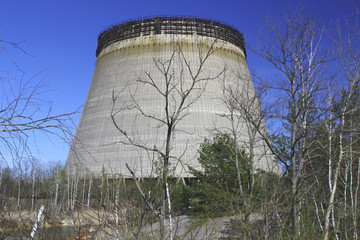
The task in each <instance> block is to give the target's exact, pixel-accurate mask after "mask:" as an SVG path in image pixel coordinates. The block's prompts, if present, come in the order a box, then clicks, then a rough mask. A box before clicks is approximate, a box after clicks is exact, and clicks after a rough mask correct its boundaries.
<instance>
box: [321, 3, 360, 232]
mask: <svg viewBox="0 0 360 240" xmlns="http://www.w3.org/2000/svg"><path fill="white" fill-rule="evenodd" d="M356 10H357V11H356V12H355V14H354V16H353V18H349V19H347V20H346V21H345V31H343V29H342V28H340V27H338V38H337V39H336V41H335V44H334V45H335V47H336V50H337V52H338V54H339V63H340V64H339V67H340V68H339V69H340V72H341V77H342V80H343V81H344V82H345V84H346V85H345V90H344V92H343V93H344V94H343V95H344V96H343V99H342V100H341V104H340V105H341V106H340V109H341V110H340V112H339V127H338V128H339V131H338V133H337V134H338V152H337V156H331V157H334V159H335V164H334V169H329V186H330V196H329V205H328V207H327V209H326V215H325V223H324V239H329V229H330V216H331V214H333V212H334V210H333V209H334V202H335V195H336V192H337V187H338V185H339V176H340V172H341V166H342V163H343V161H344V160H345V173H344V175H345V181H344V183H345V189H344V191H345V192H344V201H345V202H344V206H346V204H347V199H346V193H347V191H349V193H350V199H351V201H350V202H351V215H352V218H353V221H352V224H353V229H355V230H354V231H353V239H358V237H359V236H358V234H357V230H356V229H358V222H357V214H358V209H357V208H358V206H357V202H358V193H359V188H360V185H359V181H360V180H359V177H360V176H359V174H360V172H359V170H357V171H356V170H355V171H353V170H352V167H353V166H354V165H356V164H358V167H359V166H360V165H359V162H357V163H356V161H355V158H354V156H356V154H354V152H353V147H354V145H355V141H354V138H353V135H354V134H355V133H358V129H356V128H355V129H354V128H353V125H354V124H353V121H354V120H355V119H354V112H355V111H358V110H359V105H358V102H355V103H354V102H352V101H353V99H354V97H355V99H356V98H357V97H358V94H359V83H360V48H359V41H360V33H359V9H356ZM344 32H345V33H344ZM346 138H347V139H350V140H348V141H346ZM332 155H333V154H332ZM330 166H331V165H330ZM359 169H360V168H359ZM354 172H355V173H357V174H354ZM348 174H350V176H349V178H350V183H349V185H347V181H348V180H347V178H348ZM355 179H357V182H356V183H354V182H353V180H355ZM346 212H347V209H346V210H345V214H346ZM333 227H335V226H333ZM346 236H348V235H347V231H346Z"/></svg>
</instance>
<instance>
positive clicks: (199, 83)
mask: <svg viewBox="0 0 360 240" xmlns="http://www.w3.org/2000/svg"><path fill="white" fill-rule="evenodd" d="M172 47H173V51H172V53H171V54H170V56H169V58H168V59H161V58H156V59H154V68H155V70H156V72H158V73H160V74H159V75H160V76H161V77H160V79H154V77H153V75H152V74H151V73H149V72H146V73H145V74H146V76H145V78H142V77H138V78H137V79H136V80H135V82H134V87H133V88H131V87H128V88H125V89H123V90H122V91H121V92H119V93H116V92H114V93H113V97H112V99H113V107H112V111H111V117H112V119H113V123H114V124H115V126H116V128H117V129H118V130H119V132H120V133H121V134H122V136H123V137H124V140H122V143H123V144H127V145H132V146H134V147H136V148H138V149H140V150H142V151H146V152H148V153H149V156H152V157H154V158H155V160H157V159H156V158H158V164H159V173H158V177H159V180H160V184H161V189H162V193H161V196H160V200H159V202H160V207H159V208H157V207H156V205H155V204H153V203H152V202H150V201H149V198H148V193H147V192H144V191H143V190H142V187H141V184H140V183H139V182H138V181H137V179H136V175H135V173H134V171H133V169H131V168H130V167H129V166H127V167H128V169H129V171H130V172H131V174H132V176H133V179H134V180H135V183H136V185H137V187H138V189H139V191H140V193H141V196H142V197H143V199H144V200H145V201H146V202H147V204H148V207H149V208H150V209H151V210H152V211H153V213H154V214H155V215H156V216H157V217H158V218H159V220H160V237H161V239H166V234H165V218H166V216H167V214H166V212H167V210H166V206H167V186H168V178H169V175H170V174H171V169H170V168H171V164H170V162H171V160H175V162H176V163H175V165H177V164H179V163H181V161H182V159H181V158H182V156H183V154H184V153H183V154H181V155H180V156H174V155H172V151H173V135H174V134H175V132H176V131H177V129H178V128H177V127H178V124H179V122H181V121H182V120H183V119H184V118H185V117H186V116H187V115H189V114H190V113H189V108H190V107H191V106H192V105H193V104H194V103H195V102H196V101H197V100H198V99H199V98H200V97H201V95H202V93H203V91H204V89H205V87H206V84H207V82H208V81H209V80H213V79H216V78H217V77H218V76H220V74H221V73H222V72H219V73H215V75H213V76H210V75H209V74H207V73H206V72H205V63H206V62H207V61H208V59H209V58H210V57H211V55H212V54H213V53H214V52H215V51H216V50H217V49H218V47H216V41H213V42H210V43H208V42H200V43H198V46H197V47H198V58H197V59H196V62H191V63H190V59H187V57H186V54H185V53H184V52H183V50H182V46H181V43H180V42H178V41H174V42H173V44H172ZM191 61H193V59H192V60H191ZM141 86H146V87H150V88H151V89H153V90H154V91H155V92H156V94H158V95H159V96H160V97H161V99H162V103H161V104H162V105H163V106H164V109H165V110H164V111H163V113H162V114H161V115H156V114H154V113H152V112H149V111H148V110H147V109H144V108H143V106H142V105H141V102H139V101H138V100H137V98H136V97H137V96H136V89H137V88H138V87H141ZM124 92H127V93H128V94H129V95H130V96H131V101H130V102H126V101H121V97H122V94H124ZM124 102H125V103H124ZM125 111H136V112H137V114H138V115H139V117H142V118H145V119H147V120H148V121H152V122H155V126H156V125H158V126H161V127H162V129H164V134H165V138H164V139H165V142H163V143H160V144H161V145H159V146H157V145H156V143H154V144H155V145H154V144H152V145H151V146H149V145H146V144H144V143H143V142H142V141H141V139H140V140H139V139H134V138H133V137H132V135H131V134H129V133H128V129H123V128H122V125H121V124H120V122H119V120H118V119H117V115H118V114H119V113H123V112H125ZM162 145H163V146H164V147H162ZM184 151H186V149H184ZM168 208H169V210H170V206H168Z"/></svg>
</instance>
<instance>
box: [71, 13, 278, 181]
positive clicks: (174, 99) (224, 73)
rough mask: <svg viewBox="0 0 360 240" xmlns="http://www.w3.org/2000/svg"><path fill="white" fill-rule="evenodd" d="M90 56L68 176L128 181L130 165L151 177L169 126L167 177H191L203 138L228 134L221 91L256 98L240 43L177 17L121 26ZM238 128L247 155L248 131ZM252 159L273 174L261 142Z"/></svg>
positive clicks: (212, 25) (210, 24) (205, 23)
mask: <svg viewBox="0 0 360 240" xmlns="http://www.w3.org/2000/svg"><path fill="white" fill-rule="evenodd" d="M96 56H97V61H96V65H95V70H94V75H93V78H92V81H91V85H90V89H89V92H88V95H87V99H86V102H85V105H84V108H83V111H82V115H81V118H80V122H79V125H78V128H77V132H76V135H75V137H74V140H73V143H72V146H71V149H70V152H69V156H68V159H67V162H66V165H65V168H66V169H67V171H69V172H70V173H72V172H75V171H76V172H78V173H80V174H85V173H93V174H94V175H100V174H102V172H103V171H105V172H106V173H108V174H119V175H122V176H124V177H126V178H128V177H130V176H131V174H130V172H129V170H128V169H127V167H126V164H128V166H129V167H130V168H131V169H132V170H134V172H135V174H136V176H137V177H153V176H156V174H157V173H158V170H157V167H158V165H159V163H158V162H159V161H160V159H161V154H159V153H161V152H165V147H166V139H167V136H169V135H168V134H169V132H168V128H169V121H174V123H173V125H171V130H172V131H171V137H170V138H168V139H169V143H170V145H169V147H170V148H169V149H170V163H171V167H170V168H171V169H170V171H171V173H172V175H173V176H174V177H191V175H190V174H189V172H188V166H192V167H195V168H199V163H198V160H197V157H198V148H199V146H200V143H202V142H203V141H204V138H205V137H208V138H209V137H211V136H213V134H214V132H216V131H222V132H228V131H229V129H231V127H232V125H231V122H230V121H229V120H228V118H226V116H230V115H229V111H228V108H227V105H226V104H225V103H226V101H225V99H226V97H224V93H226V92H227V91H225V89H226V86H227V87H230V88H229V89H232V88H233V89H235V88H236V89H237V87H236V86H240V87H241V88H242V89H243V92H245V93H246V94H242V95H241V96H242V97H243V98H246V97H254V96H255V95H254V88H253V85H252V83H251V80H250V75H249V71H248V67H247V63H246V49H245V46H244V38H243V36H242V34H241V33H240V32H239V31H237V30H235V29H234V28H232V27H229V26H227V25H224V24H221V23H219V22H214V21H210V20H204V19H197V18H183V17H155V18H149V19H142V20H137V21H129V22H125V23H122V24H118V25H115V26H112V27H110V28H109V29H107V30H105V31H104V32H102V33H101V34H100V36H99V38H98V47H97V50H96ZM244 96H246V97H244ZM252 102H253V104H254V105H256V106H253V107H254V109H259V106H257V105H258V103H257V101H252ZM236 114H238V115H237V116H239V114H241V113H236ZM237 126H238V128H237V130H238V131H239V132H240V137H239V139H240V140H241V145H242V146H244V148H247V146H248V144H247V142H248V141H249V128H248V125H247V124H246V123H245V122H242V123H240V124H237ZM239 126H240V127H239ZM254 153H255V162H254V164H255V168H260V169H263V170H266V171H269V170H272V169H273V168H275V169H276V170H275V172H277V171H279V168H278V165H277V164H276V163H275V162H274V158H273V157H271V156H270V155H268V153H267V147H266V146H265V144H264V143H263V142H262V141H257V142H256V143H255V148H254ZM272 171H274V170H272Z"/></svg>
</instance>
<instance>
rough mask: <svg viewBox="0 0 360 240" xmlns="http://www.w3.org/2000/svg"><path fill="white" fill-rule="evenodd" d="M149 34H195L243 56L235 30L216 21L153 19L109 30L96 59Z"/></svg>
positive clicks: (241, 40)
mask: <svg viewBox="0 0 360 240" xmlns="http://www.w3.org/2000/svg"><path fill="white" fill-rule="evenodd" d="M152 34H184V35H195V34H196V35H200V36H206V37H213V38H216V39H221V40H224V41H227V42H230V43H232V44H234V45H236V46H237V47H239V48H240V49H241V50H243V52H244V54H245V56H246V49H245V42H244V37H243V35H242V34H241V33H240V32H239V31H238V30H236V29H234V28H233V27H230V26H228V25H225V24H222V23H219V22H216V21H211V20H207V19H201V18H187V17H154V18H146V19H142V20H136V21H129V22H125V23H121V24H118V25H115V26H112V27H110V28H109V29H107V30H105V31H104V32H102V33H101V34H100V35H99V38H98V47H97V49H96V56H98V55H99V54H100V52H101V51H102V50H103V49H104V48H106V47H107V46H109V45H111V44H113V43H115V42H118V41H122V40H125V39H129V38H135V37H139V36H147V35H152Z"/></svg>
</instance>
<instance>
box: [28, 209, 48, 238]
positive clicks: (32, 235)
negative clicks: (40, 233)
mask: <svg viewBox="0 0 360 240" xmlns="http://www.w3.org/2000/svg"><path fill="white" fill-rule="evenodd" d="M44 209H45V206H44V205H43V206H41V208H40V210H39V213H38V216H37V219H36V222H35V224H34V227H33V229H32V231H31V233H30V237H29V240H32V239H34V236H35V233H36V231H37V228H38V226H39V222H40V220H41V215H42V214H43V211H44Z"/></svg>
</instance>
